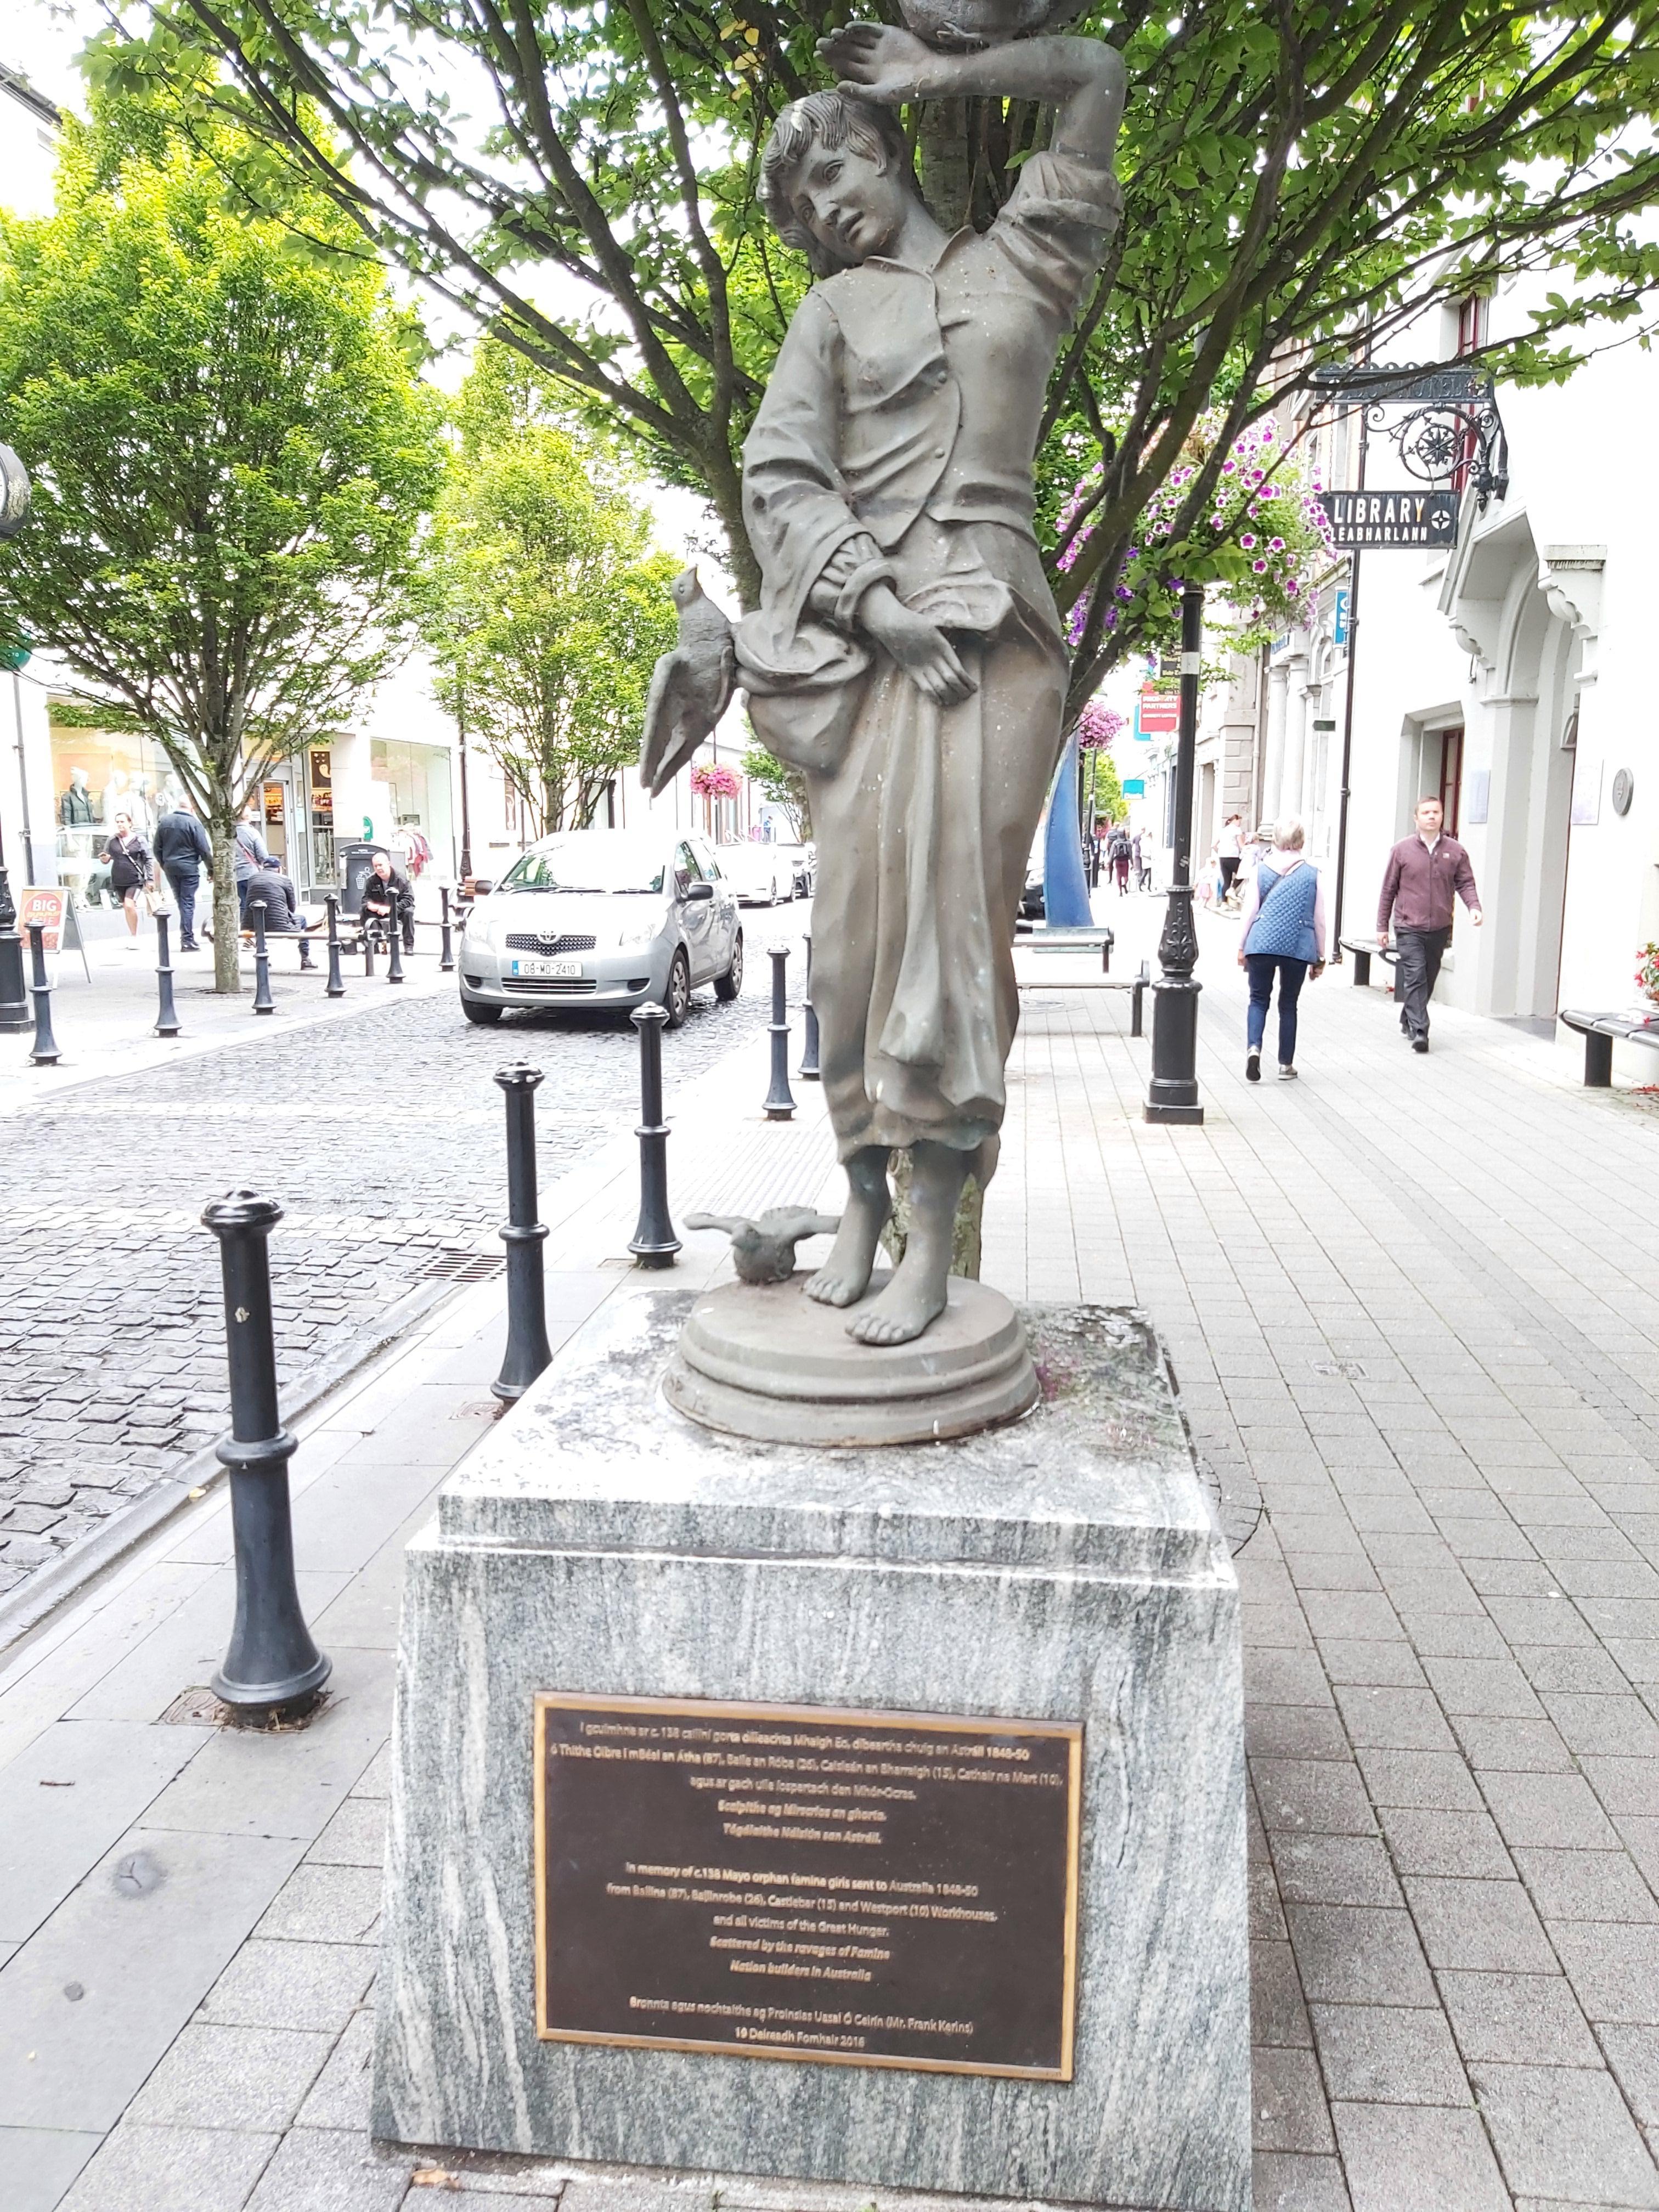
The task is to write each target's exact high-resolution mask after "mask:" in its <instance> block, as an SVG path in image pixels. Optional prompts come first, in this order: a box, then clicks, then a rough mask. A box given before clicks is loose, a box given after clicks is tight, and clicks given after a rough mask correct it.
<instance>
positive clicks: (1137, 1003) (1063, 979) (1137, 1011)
mask: <svg viewBox="0 0 1659 2212" xmlns="http://www.w3.org/2000/svg"><path fill="white" fill-rule="evenodd" d="M1024 949H1025V948H1024V944H1023V943H1022V941H1021V940H1019V939H1016V940H1015V944H1014V951H1015V952H1016V954H1018V953H1019V952H1021V951H1024ZM1050 949H1051V950H1052V949H1053V948H1052V947H1051V948H1050ZM1103 964H1104V963H1103ZM1016 980H1017V981H1018V985H1019V987H1020V989H1021V990H1022V991H1127V993H1128V994H1129V1035H1130V1036H1144V1035H1145V1033H1146V1032H1145V1029H1144V1027H1143V1021H1144V1001H1145V999H1146V993H1147V991H1148V990H1149V989H1150V988H1151V987H1152V969H1151V968H1150V967H1149V965H1148V964H1147V963H1146V961H1144V960H1143V961H1142V962H1141V963H1140V970H1139V974H1138V975H1018V976H1017V978H1016Z"/></svg>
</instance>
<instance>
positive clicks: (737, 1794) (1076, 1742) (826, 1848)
mask: <svg viewBox="0 0 1659 2212" xmlns="http://www.w3.org/2000/svg"><path fill="white" fill-rule="evenodd" d="M1081 1765H1082V1730H1081V1728H1080V1727H1079V1726H1076V1725H1073V1724H1072V1723H1054V1722H1036V1721H1001V1720H973V1721H962V1720H956V1719H951V1718H945V1717H939V1716H934V1715H920V1714H907V1713H897V1714H893V1713H861V1712H831V1711H824V1710H823V1709H820V1708H817V1707H810V1706H779V1705H725V1704H720V1703H716V1702H714V1701H711V1700H704V1699H666V1700H663V1699H630V1698H613V1699H602V1698H578V1697H574V1696H563V1695H558V1696H555V1695H549V1696H546V1697H543V1698H539V1699H538V1700H537V1703H536V1779H537V1806H536V1814H537V1818H536V1831H537V1833H536V1844H537V1887H538V1900H537V1903H538V1931H537V1933H538V1943H537V1979H538V1990H537V2003H538V2028H539V2030H540V2033H541V2034H542V2035H543V2036H544V2037H545V2038H550V2039H556V2040H566V2041H574V2042H583V2043H622V2044H628V2045H656V2046H658V2047H665V2048H669V2049H673V2050H688V2049H695V2050H704V2051H723V2052H729V2053H732V2054H735V2055H738V2056H741V2057H770V2058H782V2057H788V2058H816V2059H827V2060H830V2061H832V2062H836V2063H842V2064H851V2065H874V2066H910V2067H922V2068H933V2069H944V2070H948V2071H951V2072H960V2073H975V2074H978V2073H990V2074H1012V2075H1026V2076H1031V2077H1035V2078H1037V2079H1042V2080H1050V2081H1069V2080H1070V2078H1071V2072H1072V2029H1073V1979H1074V1959H1075V1951H1076V1923H1077V1909H1078V1900H1077V1858H1078V1834H1079V1809H1080V1808H1079V1788H1080V1776H1081Z"/></svg>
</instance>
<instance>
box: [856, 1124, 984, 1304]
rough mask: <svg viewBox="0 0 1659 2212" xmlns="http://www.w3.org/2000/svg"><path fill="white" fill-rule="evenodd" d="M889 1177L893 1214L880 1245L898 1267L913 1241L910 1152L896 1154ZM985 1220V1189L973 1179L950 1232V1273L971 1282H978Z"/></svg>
mask: <svg viewBox="0 0 1659 2212" xmlns="http://www.w3.org/2000/svg"><path fill="white" fill-rule="evenodd" d="M888 1172H889V1177H890V1182H891V1183H892V1188H893V1211H892V1212H891V1214H890V1216H889V1218H888V1222H887V1226H886V1227H885V1228H884V1230H883V1231H882V1232H881V1241H882V1243H883V1246H884V1248H885V1250H886V1253H887V1256H888V1258H889V1259H890V1261H892V1263H893V1265H894V1266H895V1267H897V1265H898V1263H899V1261H901V1260H902V1258H903V1257H904V1249H905V1246H906V1245H907V1244H908V1243H909V1241H910V1155H909V1152H908V1150H907V1151H899V1152H895V1153H894V1154H893V1157H892V1160H891V1162H890V1166H889V1170H888ZM984 1219H985V1189H984V1186H983V1185H982V1184H981V1182H980V1180H979V1178H978V1177H977V1176H972V1175H970V1176H969V1177H968V1179H967V1181H966V1182H964V1183H963V1186H962V1196H961V1197H960V1198H959V1199H958V1200H957V1218H956V1221H955V1224H954V1225H953V1226H952V1229H951V1273H952V1274H953V1275H963V1276H966V1277H967V1279H968V1280H969V1282H974V1283H976V1282H977V1281H978V1280H979V1266H980V1252H981V1242H980V1231H981V1227H982V1225H983V1223H984Z"/></svg>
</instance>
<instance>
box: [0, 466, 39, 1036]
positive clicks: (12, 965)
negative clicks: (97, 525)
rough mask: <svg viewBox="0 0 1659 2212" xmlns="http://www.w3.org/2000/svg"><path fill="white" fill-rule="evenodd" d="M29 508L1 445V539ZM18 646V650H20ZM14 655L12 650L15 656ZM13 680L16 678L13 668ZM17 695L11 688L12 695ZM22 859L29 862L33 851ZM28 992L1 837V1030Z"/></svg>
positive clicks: (18, 1017) (20, 478) (25, 1012)
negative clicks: (25, 985) (24, 979)
mask: <svg viewBox="0 0 1659 2212" xmlns="http://www.w3.org/2000/svg"><path fill="white" fill-rule="evenodd" d="M28 511H29V478H28V471H27V469H26V468H25V467H24V466H23V464H22V463H21V461H20V460H19V459H18V458H17V456H16V454H15V453H13V451H12V449H11V447H9V446H0V541H3V540H4V539H6V538H15V536H16V535H17V533H18V532H19V531H20V530H21V528H22V526H23V524H24V522H25V521H26V520H27V516H28ZM17 651H18V653H21V647H20V648H18V649H17ZM16 657H17V656H16V654H14V659H15V658H16ZM12 681H13V684H14V685H15V684H16V681H17V675H16V669H15V666H14V668H13V671H12ZM16 696H17V694H16V693H15V691H14V698H15V697H16ZM22 728H23V714H22V708H21V705H19V707H18V708H17V729H18V740H19V742H18V747H17V774H18V781H19V790H20V793H21V795H22V797H23V801H24V811H25V817H26V818H27V803H28V802H27V791H25V790H24V789H23V785H22V777H23V774H24V768H23V747H22V742H21V739H22ZM25 858H26V859H27V860H28V861H29V862H30V863H31V866H30V869H29V872H30V874H31V875H33V865H32V863H33V854H26V855H25ZM32 1021H33V1018H32V1016H31V1015H30V1012H29V1003H28V994H27V990H26V989H25V987H24V982H23V939H22V935H21V932H20V931H19V929H18V927H17V907H16V903H15V901H14V899H13V897H12V895H11V881H10V878H9V876H8V874H7V872H6V849H5V842H4V839H3V836H0V1031H3V1032H7V1033H9V1034H12V1035H15V1034H17V1033H19V1032H21V1030H26V1029H28V1028H29V1027H31V1026H32Z"/></svg>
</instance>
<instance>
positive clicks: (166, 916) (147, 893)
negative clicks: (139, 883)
mask: <svg viewBox="0 0 1659 2212" xmlns="http://www.w3.org/2000/svg"><path fill="white" fill-rule="evenodd" d="M139 896H140V897H141V898H142V899H143V902H144V912H145V913H146V914H147V915H149V916H150V918H151V919H152V920H153V921H162V920H165V921H172V919H173V915H175V914H177V913H178V911H179V907H178V902H177V901H176V900H175V899H174V897H173V893H172V892H171V891H170V890H168V888H167V884H166V882H165V880H163V879H158V880H157V881H156V882H155V883H151V884H145V885H144V888H143V890H142V891H141V892H140V893H139Z"/></svg>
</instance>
